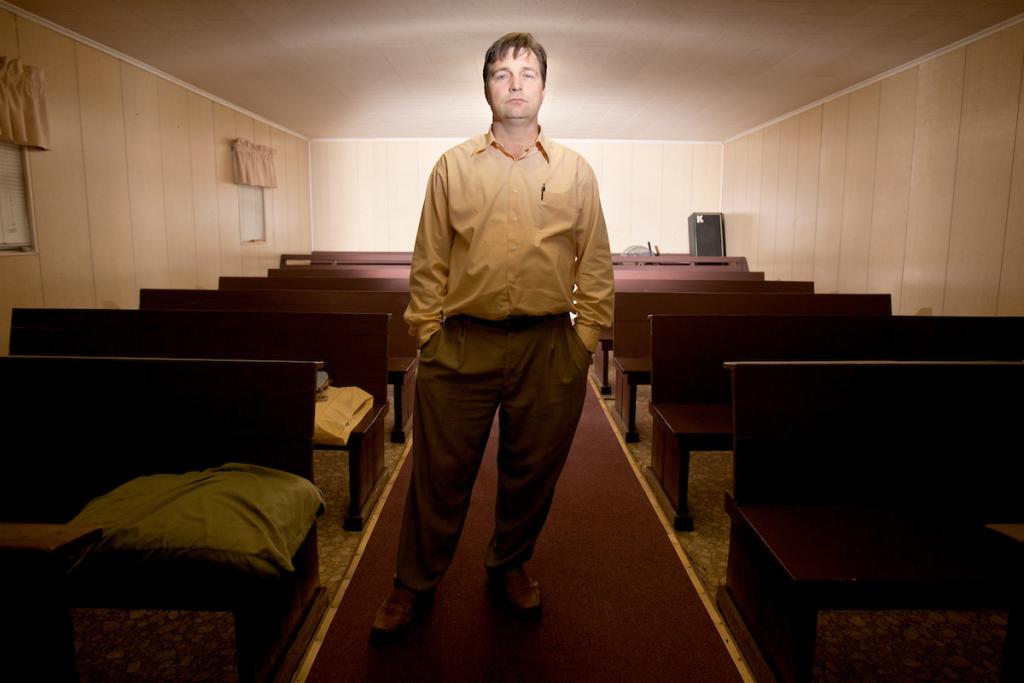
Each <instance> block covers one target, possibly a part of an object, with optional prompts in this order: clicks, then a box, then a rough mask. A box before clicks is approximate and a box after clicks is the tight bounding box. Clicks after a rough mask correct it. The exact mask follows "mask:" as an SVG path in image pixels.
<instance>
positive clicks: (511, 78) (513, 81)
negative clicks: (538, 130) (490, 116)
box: [485, 50, 544, 121]
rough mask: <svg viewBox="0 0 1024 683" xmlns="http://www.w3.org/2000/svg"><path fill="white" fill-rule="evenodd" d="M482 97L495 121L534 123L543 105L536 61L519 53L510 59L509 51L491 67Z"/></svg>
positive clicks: (542, 89) (524, 51)
mask: <svg viewBox="0 0 1024 683" xmlns="http://www.w3.org/2000/svg"><path fill="white" fill-rule="evenodd" d="M485 94H486V95H487V103H488V104H490V105H491V111H492V112H494V119H495V120H496V121H512V120H517V119H518V120H523V119H525V120H531V119H536V118H537V112H538V111H540V105H541V103H543V102H544V83H543V82H542V80H541V76H540V62H539V61H538V60H537V57H536V56H535V55H534V54H533V52H531V51H529V50H520V51H519V56H518V57H516V58H513V57H512V51H511V50H509V51H508V52H507V53H505V55H504V56H503V57H502V58H501V59H499V60H498V61H497V62H495V63H494V64H492V65H491V75H490V78H488V80H487V89H486V92H485Z"/></svg>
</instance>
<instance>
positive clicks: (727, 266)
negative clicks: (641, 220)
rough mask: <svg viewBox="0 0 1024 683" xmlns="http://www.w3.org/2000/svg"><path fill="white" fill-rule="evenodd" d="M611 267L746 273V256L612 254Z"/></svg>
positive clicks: (747, 268)
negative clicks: (678, 268) (677, 268)
mask: <svg viewBox="0 0 1024 683" xmlns="http://www.w3.org/2000/svg"><path fill="white" fill-rule="evenodd" d="M612 265H616V266H618V265H638V266H696V267H714V268H720V269H722V270H738V271H748V270H750V268H749V267H748V266H747V257H746V256H694V255H693V254H652V255H647V256H644V255H643V254H612Z"/></svg>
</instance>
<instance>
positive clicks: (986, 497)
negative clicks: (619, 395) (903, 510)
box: [730, 361, 1024, 522]
mask: <svg viewBox="0 0 1024 683" xmlns="http://www.w3.org/2000/svg"><path fill="white" fill-rule="evenodd" d="M730 368H731V370H732V389H733V411H734V419H735V457H734V468H735V469H734V485H735V496H736V502H737V503H739V504H741V505H768V504H770V505H878V506H894V507H915V508H922V507H924V508H925V510H924V511H925V512H926V513H932V514H934V515H936V516H944V515H950V516H956V517H959V518H960V519H962V520H964V521H972V522H999V521H1015V522H1020V521H1024V495H1021V481H1022V479H1021V474H1022V470H1024V468H1022V466H1021V465H1022V458H1024V456H1022V455H1021V454H1022V450H1021V448H1020V438H1019V430H1018V428H1017V427H1018V423H1019V421H1020V416H1021V415H1022V414H1024V401H1022V399H1021V395H1020V391H1019V387H1020V386H1021V384H1022V383H1024V363H987V362H980V363H972V362H956V363H945V364H944V363H939V362H933V361H925V362H899V361H886V362H880V363H852V362H841V363H831V364H830V363H736V364H731V365H730Z"/></svg>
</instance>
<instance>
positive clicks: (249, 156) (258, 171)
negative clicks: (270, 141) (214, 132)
mask: <svg viewBox="0 0 1024 683" xmlns="http://www.w3.org/2000/svg"><path fill="white" fill-rule="evenodd" d="M231 152H232V154H231V158H232V168H233V169H234V172H235V182H236V183H238V184H239V185H255V186H257V187H277V174H276V173H275V172H274V150H272V149H271V148H269V147H266V146H264V145H257V144H255V143H252V142H249V141H248V140H246V139H244V138H238V139H236V140H232V141H231Z"/></svg>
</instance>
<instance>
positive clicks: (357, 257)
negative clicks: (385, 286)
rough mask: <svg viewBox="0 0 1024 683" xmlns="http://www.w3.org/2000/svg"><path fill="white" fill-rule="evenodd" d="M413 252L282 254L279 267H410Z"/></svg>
mask: <svg viewBox="0 0 1024 683" xmlns="http://www.w3.org/2000/svg"><path fill="white" fill-rule="evenodd" d="M411 262H412V252H411V251H313V252H310V253H308V254H281V256H280V259H279V260H278V265H279V267H281V268H285V267H287V266H290V265H310V264H313V265H317V264H320V265H334V264H337V263H366V264H374V265H402V264H404V265H409V264H410V263H411Z"/></svg>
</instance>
